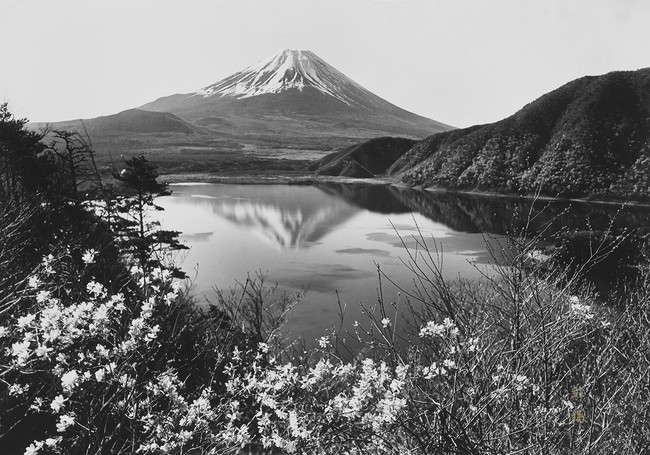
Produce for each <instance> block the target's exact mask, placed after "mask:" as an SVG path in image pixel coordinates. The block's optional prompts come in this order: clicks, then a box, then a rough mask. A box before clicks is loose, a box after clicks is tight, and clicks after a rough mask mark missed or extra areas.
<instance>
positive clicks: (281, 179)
mask: <svg viewBox="0 0 650 455" xmlns="http://www.w3.org/2000/svg"><path fill="white" fill-rule="evenodd" d="M160 177H161V178H162V179H163V180H165V181H166V182H167V183H169V184H172V185H179V184H187V183H195V182H196V183H216V184H231V185H315V184H318V183H347V184H367V185H388V186H393V187H395V188H404V189H413V190H418V191H429V192H432V193H451V194H465V195H471V196H478V197H488V198H494V197H498V198H506V199H528V200H540V201H557V202H577V203H581V204H599V205H619V206H623V205H625V206H634V207H648V208H650V202H641V201H634V200H632V201H620V200H619V201H615V200H602V199H588V198H561V197H551V196H536V195H523V194H505V193H496V192H490V191H478V190H458V189H449V188H442V187H426V188H423V187H420V186H409V185H406V184H404V183H401V182H395V181H394V180H392V179H390V178H389V177H375V178H354V177H342V176H330V175H317V174H296V175H286V174H285V175H283V174H275V175H264V174H262V175H258V174H239V175H222V174H212V173H209V172H206V173H200V172H190V173H181V174H162V175H161V176H160Z"/></svg>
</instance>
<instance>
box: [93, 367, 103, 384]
mask: <svg viewBox="0 0 650 455" xmlns="http://www.w3.org/2000/svg"><path fill="white" fill-rule="evenodd" d="M104 375H105V373H104V370H103V369H99V370H97V371H95V379H96V380H97V382H102V381H103V380H104Z"/></svg>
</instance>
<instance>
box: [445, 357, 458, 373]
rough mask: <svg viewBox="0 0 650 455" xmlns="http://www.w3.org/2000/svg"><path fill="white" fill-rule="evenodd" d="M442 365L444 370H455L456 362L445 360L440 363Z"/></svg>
mask: <svg viewBox="0 0 650 455" xmlns="http://www.w3.org/2000/svg"><path fill="white" fill-rule="evenodd" d="M442 364H443V365H444V366H445V367H446V368H448V369H450V370H451V369H453V368H456V362H454V361H453V360H451V359H445V360H444V361H443V362H442Z"/></svg>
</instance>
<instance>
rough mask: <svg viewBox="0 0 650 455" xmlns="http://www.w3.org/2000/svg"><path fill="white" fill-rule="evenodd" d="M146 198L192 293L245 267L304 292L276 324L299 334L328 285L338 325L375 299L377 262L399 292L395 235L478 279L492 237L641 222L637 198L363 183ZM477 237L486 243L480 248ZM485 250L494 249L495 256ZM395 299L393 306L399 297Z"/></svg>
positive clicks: (183, 188)
mask: <svg viewBox="0 0 650 455" xmlns="http://www.w3.org/2000/svg"><path fill="white" fill-rule="evenodd" d="M171 189H172V190H173V194H172V195H171V196H166V197H161V198H158V199H157V202H158V204H159V205H161V206H162V207H164V209H165V211H164V212H160V215H159V216H160V220H161V222H162V225H163V228H165V229H172V230H178V231H182V232H183V234H182V235H181V237H180V239H181V241H182V242H184V243H185V244H186V245H187V246H189V247H190V250H189V251H188V252H186V253H185V254H184V258H183V262H182V264H181V266H182V268H183V270H184V271H185V272H186V273H187V274H188V275H189V276H190V277H191V278H192V279H194V286H195V291H196V293H197V294H198V295H199V296H201V297H202V298H205V301H207V302H210V301H215V297H214V296H215V293H214V290H213V288H214V287H216V288H219V289H229V288H232V287H234V285H235V282H236V280H239V281H245V280H246V277H247V276H248V275H249V274H250V276H255V274H256V273H257V272H261V273H264V274H267V282H268V283H278V284H279V286H280V288H282V289H284V290H287V291H289V292H293V291H299V290H300V289H307V290H308V292H307V294H306V297H305V299H304V300H303V301H302V302H301V303H300V304H299V305H297V306H296V307H295V309H294V310H293V312H292V315H291V318H290V320H289V322H288V325H287V329H288V331H289V332H290V334H291V335H303V336H305V338H306V339H308V340H313V339H314V338H317V337H320V336H322V335H324V334H325V332H326V330H327V329H328V328H329V327H331V326H332V324H338V322H339V317H338V313H339V305H338V304H337V292H338V296H339V298H340V301H341V302H342V304H344V305H346V326H347V327H350V326H351V325H352V323H353V322H354V321H355V320H359V321H362V320H363V319H364V316H363V315H362V313H361V306H360V303H363V304H364V305H366V306H371V305H373V304H374V303H376V301H377V293H378V286H379V281H378V273H377V266H379V267H380V268H381V270H382V272H383V273H384V274H386V275H387V276H388V277H389V278H390V279H391V280H392V281H394V282H395V283H398V284H399V286H403V287H404V288H405V289H411V288H412V280H413V274H412V273H411V272H409V271H408V270H407V269H406V267H405V266H404V265H403V263H402V261H405V260H408V253H407V251H406V249H405V247H404V244H406V245H407V246H408V247H409V248H413V250H412V251H414V248H415V245H416V242H415V240H414V237H418V236H419V233H421V234H422V236H423V237H424V238H425V239H426V243H427V245H428V246H429V247H430V248H431V249H435V248H436V247H437V248H438V249H439V250H440V251H443V252H444V256H443V258H444V263H443V272H444V275H445V276H446V277H448V278H449V279H455V278H458V277H461V278H463V279H469V280H479V279H481V277H482V274H483V273H489V264H493V263H494V262H495V261H501V258H500V257H498V256H499V254H498V252H499V251H500V250H501V245H503V240H504V239H503V236H504V235H505V234H506V233H509V232H513V233H516V234H517V235H520V234H521V233H522V230H523V229H524V228H526V227H527V228H526V229H527V230H528V232H535V231H538V230H540V229H541V228H542V226H548V227H549V229H551V230H556V229H560V228H562V227H568V228H569V229H586V228H587V226H591V227H593V228H594V229H599V228H603V227H606V226H607V225H608V224H609V223H610V220H611V219H615V224H616V225H617V226H623V227H632V226H650V211H649V209H648V208H644V207H626V208H625V210H623V211H621V213H618V214H617V212H618V211H619V209H620V206H617V205H604V204H586V203H571V204H570V203H568V202H554V203H552V204H550V203H549V202H547V201H537V202H536V203H535V205H534V206H533V208H532V210H531V205H532V201H530V200H526V199H521V198H505V197H485V196H474V195H461V194H454V193H447V192H431V191H422V190H414V189H405V188H397V187H392V186H387V185H372V184H337V183H328V184H316V185H234V184H191V183H188V184H175V185H172V186H171ZM488 245H489V247H490V248H488ZM489 250H493V251H496V252H497V254H496V256H497V257H496V258H494V257H493V255H494V253H493V254H491V253H490V252H489ZM382 290H383V296H384V299H385V301H387V302H393V301H395V302H400V301H401V302H403V299H404V297H403V295H400V293H399V290H398V288H397V287H395V286H394V285H392V284H391V283H389V282H388V281H387V280H386V279H383V280H382ZM400 304H401V305H403V303H400Z"/></svg>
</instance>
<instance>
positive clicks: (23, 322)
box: [17, 313, 36, 329]
mask: <svg viewBox="0 0 650 455" xmlns="http://www.w3.org/2000/svg"><path fill="white" fill-rule="evenodd" d="M34 319H36V315H35V314H31V313H30V314H28V315H25V316H21V317H19V318H18V321H17V324H18V328H19V329H24V328H25V327H27V326H29V325H31V323H32V322H34Z"/></svg>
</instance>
